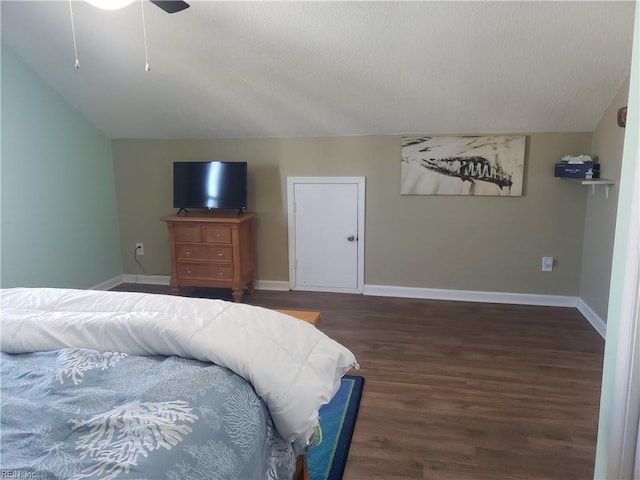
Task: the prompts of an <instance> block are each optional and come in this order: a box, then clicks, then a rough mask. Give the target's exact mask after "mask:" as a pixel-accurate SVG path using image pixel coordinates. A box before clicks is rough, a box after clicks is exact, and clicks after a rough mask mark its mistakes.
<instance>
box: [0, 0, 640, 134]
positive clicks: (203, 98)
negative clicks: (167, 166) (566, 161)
mask: <svg viewBox="0 0 640 480" xmlns="http://www.w3.org/2000/svg"><path fill="white" fill-rule="evenodd" d="M190 3H191V7H190V8H188V9H186V10H184V11H182V12H179V13H175V14H171V15H170V14H167V13H165V12H163V11H162V10H160V9H159V8H157V7H156V6H154V5H153V4H151V3H150V2H148V1H144V3H143V4H142V5H141V4H140V3H139V2H135V3H134V4H132V5H129V6H128V7H126V8H124V9H122V10H118V11H104V10H100V9H97V8H95V7H93V6H92V5H89V4H87V3H85V2H82V1H73V2H72V8H73V13H74V15H73V19H74V25H75V37H76V43H77V52H78V59H79V62H80V68H79V69H76V68H74V45H73V36H72V27H71V15H70V6H69V2H68V1H44V2H40V1H17V2H14V1H5V0H3V1H2V2H1V4H0V6H1V7H0V8H1V12H0V13H1V16H2V44H3V46H7V47H8V48H9V49H10V50H11V51H13V52H14V53H15V54H17V55H18V56H19V57H21V58H22V59H23V61H24V62H25V63H26V64H28V65H30V66H31V67H32V68H33V69H34V70H35V71H36V72H37V74H38V75H39V76H40V77H42V78H43V79H44V80H45V81H46V82H47V83H48V84H49V85H50V86H51V87H52V88H53V89H55V90H56V91H58V92H59V93H60V94H61V95H63V96H64V97H65V98H66V99H67V100H68V102H69V103H71V104H72V105H73V106H74V107H75V108H77V109H78V110H79V111H81V112H82V113H83V114H84V115H86V117H87V118H88V119H89V120H90V121H91V122H93V123H94V124H95V125H96V126H97V127H98V128H100V129H101V130H102V131H104V132H105V133H106V134H107V135H108V136H109V137H111V138H240V137H273V136H276V137H289V136H329V135H369V134H410V133H429V134H437V133H467V134H476V133H496V132H510V133H515V132H540V131H545V132H547V131H591V130H593V129H594V128H595V127H596V125H597V123H598V121H599V120H600V118H601V116H602V114H603V112H604V110H605V109H606V108H607V106H608V105H609V104H610V102H611V101H612V99H613V98H614V96H615V94H616V92H617V91H618V89H619V87H620V85H621V84H622V82H623V81H624V79H625V77H626V76H627V75H628V73H629V65H630V58H631V41H632V36H633V12H634V6H635V3H634V2H631V1H627V2H615V1H604V2H597V1H573V2H555V1H541V2H533V1H520V2H511V1H495V2H489V1H473V2H456V1H446V2H431V1H425V2H378V1H375V2H349V1H342V2H313V1H306V2H302V1H301V2H212V1H193V0H192V1H191V2H190ZM143 8H144V17H145V21H146V40H147V46H148V59H149V64H150V67H151V69H150V71H148V72H147V71H145V68H144V66H145V52H144V35H143V25H142V9H143Z"/></svg>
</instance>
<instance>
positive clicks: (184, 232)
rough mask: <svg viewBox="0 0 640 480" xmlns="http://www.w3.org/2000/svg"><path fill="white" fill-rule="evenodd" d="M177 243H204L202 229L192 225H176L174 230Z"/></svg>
mask: <svg viewBox="0 0 640 480" xmlns="http://www.w3.org/2000/svg"><path fill="white" fill-rule="evenodd" d="M174 235H175V240H176V242H196V243H200V242H202V228H201V227H199V226H197V227H195V226H192V225H176V226H175V230H174Z"/></svg>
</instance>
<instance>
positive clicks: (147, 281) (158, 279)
mask: <svg viewBox="0 0 640 480" xmlns="http://www.w3.org/2000/svg"><path fill="white" fill-rule="evenodd" d="M122 277H123V280H122V281H123V282H124V283H142V284H144V285H169V275H132V274H130V273H125V274H124V275H123V276H122Z"/></svg>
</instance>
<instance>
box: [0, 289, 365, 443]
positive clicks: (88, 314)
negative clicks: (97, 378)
mask: <svg viewBox="0 0 640 480" xmlns="http://www.w3.org/2000/svg"><path fill="white" fill-rule="evenodd" d="M1 295H2V311H1V315H2V323H1V328H2V332H1V333H2V338H1V342H0V343H1V348H2V351H4V352H8V353H27V352H37V351H48V350H58V349H61V348H67V347H76V348H92V349H96V350H103V351H117V352H121V353H128V354H130V355H165V356H170V355H178V356H182V357H187V358H194V359H196V360H201V361H209V362H213V363H216V364H218V365H222V366H224V367H227V368H229V369H230V370H233V371H234V372H236V373H237V374H238V375H241V376H242V377H244V378H245V379H246V380H248V381H249V382H251V383H252V384H253V386H254V389H255V390H256V392H257V393H258V395H260V397H262V399H263V401H264V402H265V404H266V405H267V407H268V408H269V411H270V413H271V416H272V418H273V421H274V424H275V425H276V428H277V429H278V431H279V433H280V435H281V436H282V437H283V438H284V439H285V440H287V441H288V442H290V443H292V444H294V447H295V448H296V450H297V451H301V450H302V449H303V448H304V447H305V446H306V445H307V443H308V441H309V439H310V437H311V435H312V432H313V429H314V427H315V426H316V424H317V422H318V409H319V408H320V407H321V406H322V405H324V404H326V403H328V402H329V400H330V399H331V398H332V397H333V395H334V394H335V393H336V391H337V390H338V387H339V385H340V378H341V377H342V376H343V375H344V374H345V373H346V372H347V371H349V370H350V369H351V368H352V367H357V363H356V359H355V357H354V355H353V354H352V353H351V352H350V351H349V350H348V349H347V348H345V347H344V346H342V345H340V344H339V343H337V342H335V341H334V340H332V339H330V338H329V337H327V336H326V335H325V334H323V333H322V332H320V331H319V330H317V329H316V328H315V327H313V326H312V325H310V324H308V323H306V322H302V321H300V320H297V319H295V318H293V317H289V316H287V315H284V314H281V313H278V312H275V311H273V310H268V309H265V308H260V307H254V306H251V305H244V304H237V303H230V302H225V301H222V300H208V299H197V298H184V297H175V296H169V295H153V294H143V293H124V292H104V291H92V290H67V289H45V288H43V289H26V288H15V289H5V290H2V293H1Z"/></svg>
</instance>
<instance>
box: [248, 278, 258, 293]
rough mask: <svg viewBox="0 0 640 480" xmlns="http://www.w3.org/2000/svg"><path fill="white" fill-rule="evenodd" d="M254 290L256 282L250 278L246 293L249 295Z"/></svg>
mask: <svg viewBox="0 0 640 480" xmlns="http://www.w3.org/2000/svg"><path fill="white" fill-rule="evenodd" d="M255 290H256V282H254V281H253V280H251V281H250V282H249V283H247V293H248V294H249V295H253V292H254V291H255Z"/></svg>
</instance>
